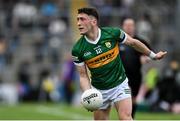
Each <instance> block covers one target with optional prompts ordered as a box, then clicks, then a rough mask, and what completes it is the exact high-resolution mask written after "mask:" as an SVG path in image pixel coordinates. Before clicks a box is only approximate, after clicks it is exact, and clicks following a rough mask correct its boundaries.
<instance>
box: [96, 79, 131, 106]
mask: <svg viewBox="0 0 180 121" xmlns="http://www.w3.org/2000/svg"><path fill="white" fill-rule="evenodd" d="M92 88H94V87H92ZM97 90H99V89H97ZM99 91H100V92H101V93H102V96H103V105H102V106H101V107H100V108H99V109H107V108H108V107H109V106H111V105H112V104H114V103H115V102H117V101H120V100H123V99H126V98H131V90H130V88H129V85H128V78H126V79H125V80H124V81H123V82H122V83H121V84H120V85H118V86H116V87H114V88H112V89H108V90H99Z"/></svg>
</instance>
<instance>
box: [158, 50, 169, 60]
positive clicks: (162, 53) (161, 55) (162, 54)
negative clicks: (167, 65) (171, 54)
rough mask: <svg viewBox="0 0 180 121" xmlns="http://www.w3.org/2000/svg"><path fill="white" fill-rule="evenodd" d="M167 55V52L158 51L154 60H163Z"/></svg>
mask: <svg viewBox="0 0 180 121" xmlns="http://www.w3.org/2000/svg"><path fill="white" fill-rule="evenodd" d="M166 54H167V51H160V52H158V53H156V56H155V60H160V59H162V58H164V56H165V55H166Z"/></svg>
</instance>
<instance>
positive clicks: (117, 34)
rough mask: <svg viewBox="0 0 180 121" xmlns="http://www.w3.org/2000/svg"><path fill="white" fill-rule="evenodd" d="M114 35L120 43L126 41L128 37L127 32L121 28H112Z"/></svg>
mask: <svg viewBox="0 0 180 121" xmlns="http://www.w3.org/2000/svg"><path fill="white" fill-rule="evenodd" d="M111 30H112V31H111V32H112V35H113V36H114V37H115V38H116V40H117V41H118V42H120V43H124V42H125V41H126V39H127V34H126V33H125V32H124V31H123V30H122V29H120V28H117V27H116V28H111Z"/></svg>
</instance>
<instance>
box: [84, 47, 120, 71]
mask: <svg viewBox="0 0 180 121" xmlns="http://www.w3.org/2000/svg"><path fill="white" fill-rule="evenodd" d="M118 54H119V48H118V44H116V46H115V47H114V48H113V49H111V50H109V51H107V52H105V53H102V54H100V55H98V56H96V57H94V58H92V59H90V60H87V61H85V63H86V64H87V66H88V67H89V68H97V67H101V66H103V65H106V64H108V63H110V62H111V61H113V60H114V59H116V57H117V56H118Z"/></svg>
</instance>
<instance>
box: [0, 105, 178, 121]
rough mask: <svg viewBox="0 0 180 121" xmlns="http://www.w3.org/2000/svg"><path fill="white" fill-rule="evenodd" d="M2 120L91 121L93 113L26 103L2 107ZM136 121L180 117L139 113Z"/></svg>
mask: <svg viewBox="0 0 180 121" xmlns="http://www.w3.org/2000/svg"><path fill="white" fill-rule="evenodd" d="M0 106H1V107H0V120H12V119H14V120H21V119H23V120H73V119H74V120H91V119H92V113H91V112H87V111H86V110H85V109H84V108H82V107H72V106H67V105H63V104H43V103H39V104H38V103H35V104H33V103H28V104H27V103H26V104H19V105H16V106H4V105H0ZM110 119H111V120H115V119H117V116H116V112H115V110H114V109H113V110H112V112H111V118H110ZM136 120H180V115H175V114H170V113H145V112H138V113H137V115H136Z"/></svg>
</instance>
